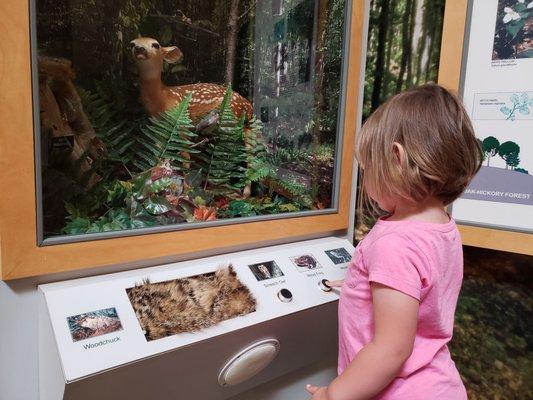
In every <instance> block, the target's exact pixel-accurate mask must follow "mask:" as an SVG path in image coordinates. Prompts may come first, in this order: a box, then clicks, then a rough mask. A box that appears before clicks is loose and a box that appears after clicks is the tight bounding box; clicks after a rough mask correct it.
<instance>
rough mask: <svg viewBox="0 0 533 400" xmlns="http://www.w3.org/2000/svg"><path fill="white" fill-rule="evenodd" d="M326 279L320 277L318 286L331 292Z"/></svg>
mask: <svg viewBox="0 0 533 400" xmlns="http://www.w3.org/2000/svg"><path fill="white" fill-rule="evenodd" d="M328 282H329V281H328V280H327V279H322V280H321V281H320V282H318V286H319V287H320V289H322V290H323V291H324V292H331V286H329V285H328Z"/></svg>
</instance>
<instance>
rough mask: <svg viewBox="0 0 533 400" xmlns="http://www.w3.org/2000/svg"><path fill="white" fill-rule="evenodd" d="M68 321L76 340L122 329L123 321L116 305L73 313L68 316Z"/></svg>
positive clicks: (73, 337) (73, 338)
mask: <svg viewBox="0 0 533 400" xmlns="http://www.w3.org/2000/svg"><path fill="white" fill-rule="evenodd" d="M67 322H68V327H69V329H70V335H71V336H72V340H73V341H75V342H77V341H78V340H83V339H89V338H93V337H96V336H100V335H105V334H106V333H111V332H116V331H121V330H122V323H121V322H120V318H119V317H118V314H117V310H116V309H115V308H114V307H112V308H104V309H102V310H97V311H91V312H87V313H83V314H78V315H73V316H71V317H67Z"/></svg>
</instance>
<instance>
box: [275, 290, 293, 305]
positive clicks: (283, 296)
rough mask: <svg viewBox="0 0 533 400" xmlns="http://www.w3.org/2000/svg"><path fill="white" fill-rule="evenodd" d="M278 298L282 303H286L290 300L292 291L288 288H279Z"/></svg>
mask: <svg viewBox="0 0 533 400" xmlns="http://www.w3.org/2000/svg"><path fill="white" fill-rule="evenodd" d="M278 299H280V300H281V301H283V302H284V303H288V302H290V301H292V293H291V291H290V290H289V289H281V290H280V291H279V292H278Z"/></svg>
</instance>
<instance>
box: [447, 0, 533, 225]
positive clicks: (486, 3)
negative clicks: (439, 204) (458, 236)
mask: <svg viewBox="0 0 533 400" xmlns="http://www.w3.org/2000/svg"><path fill="white" fill-rule="evenodd" d="M511 3H513V2H511ZM470 5H471V10H470V13H469V14H470V16H469V21H467V32H466V36H465V43H466V49H465V58H464V61H463V69H464V71H463V77H462V95H463V101H464V104H465V106H466V109H467V112H468V114H469V116H470V118H471V119H472V122H473V125H474V129H475V132H476V136H477V138H478V139H479V140H480V142H481V143H482V147H483V152H484V160H483V165H482V167H481V169H480V171H479V172H478V174H477V175H476V177H475V178H474V179H473V181H472V182H471V183H470V185H469V187H468V188H467V189H466V191H465V192H464V194H463V195H462V197H461V198H460V199H458V200H457V201H456V202H455V203H454V204H453V207H452V213H453V216H454V217H455V219H456V220H457V221H459V222H461V223H465V224H472V225H479V226H487V227H493V228H500V229H508V230H516V231H525V232H531V231H533V228H532V227H533V175H532V174H533V48H531V44H530V43H531V37H530V33H529V34H528V33H527V32H531V26H533V3H531V2H530V1H525V2H524V1H521V0H516V1H514V3H513V4H510V2H509V1H503V0H471V3H470ZM528 27H529V28H528ZM528 29H529V31H528ZM528 35H529V39H528Z"/></svg>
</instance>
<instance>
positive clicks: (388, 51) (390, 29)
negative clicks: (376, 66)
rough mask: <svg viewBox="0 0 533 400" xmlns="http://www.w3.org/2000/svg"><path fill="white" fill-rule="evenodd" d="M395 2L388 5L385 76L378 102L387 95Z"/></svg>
mask: <svg viewBox="0 0 533 400" xmlns="http://www.w3.org/2000/svg"><path fill="white" fill-rule="evenodd" d="M395 11H396V1H395V0H393V2H392V4H391V5H390V18H389V24H388V25H389V26H388V33H387V55H386V58H385V68H384V69H383V73H384V74H385V76H384V77H383V88H382V90H381V99H380V102H383V101H384V100H385V99H386V98H387V97H388V95H389V83H390V76H391V72H390V62H391V56H392V47H393V45H394V40H393V39H394V37H393V35H394V23H395V19H396V18H395V17H396V13H395Z"/></svg>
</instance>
